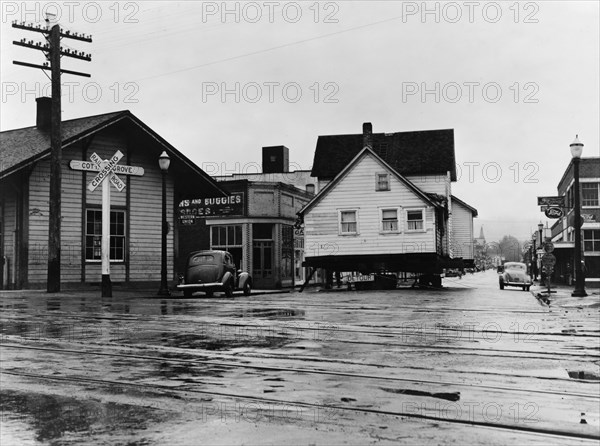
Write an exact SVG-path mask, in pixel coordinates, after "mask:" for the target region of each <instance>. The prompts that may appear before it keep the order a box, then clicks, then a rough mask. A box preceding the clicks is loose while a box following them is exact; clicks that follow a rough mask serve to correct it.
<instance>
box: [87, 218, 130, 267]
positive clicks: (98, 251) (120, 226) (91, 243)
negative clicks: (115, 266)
mask: <svg viewBox="0 0 600 446" xmlns="http://www.w3.org/2000/svg"><path fill="white" fill-rule="evenodd" d="M85 217H86V218H85V259H86V260H102V211H101V210H100V209H87V210H86V213H85ZM109 253H110V254H109V258H110V260H111V261H114V262H123V261H124V260H125V211H110V249H109Z"/></svg>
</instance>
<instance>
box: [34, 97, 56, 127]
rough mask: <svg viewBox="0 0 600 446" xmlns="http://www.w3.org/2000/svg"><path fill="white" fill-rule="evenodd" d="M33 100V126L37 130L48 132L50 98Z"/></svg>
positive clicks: (50, 107)
mask: <svg viewBox="0 0 600 446" xmlns="http://www.w3.org/2000/svg"><path fill="white" fill-rule="evenodd" d="M35 102H37V116H36V119H35V126H36V127H37V128H38V130H42V131H44V132H49V131H50V128H51V112H52V98H48V97H41V98H36V100H35Z"/></svg>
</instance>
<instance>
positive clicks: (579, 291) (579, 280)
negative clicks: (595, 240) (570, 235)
mask: <svg viewBox="0 0 600 446" xmlns="http://www.w3.org/2000/svg"><path fill="white" fill-rule="evenodd" d="M570 147H571V155H572V157H573V178H574V183H573V195H574V198H575V200H574V201H575V203H574V207H575V222H574V226H575V253H574V256H573V257H574V260H573V261H574V263H575V289H574V290H573V292H572V293H571V296H573V297H584V296H587V293H586V292H585V276H584V275H583V268H582V265H581V263H582V259H581V206H580V197H579V160H580V159H581V153H582V152H583V144H582V143H581V142H579V138H578V135H575V141H573V142H572V143H571V146H570Z"/></svg>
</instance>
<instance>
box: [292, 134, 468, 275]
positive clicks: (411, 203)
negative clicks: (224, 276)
mask: <svg viewBox="0 0 600 446" xmlns="http://www.w3.org/2000/svg"><path fill="white" fill-rule="evenodd" d="M407 133H410V135H407V134H406V133H403V134H402V133H400V134H399V133H395V134H376V135H373V134H372V132H371V125H370V124H368V123H367V124H365V125H364V127H363V135H362V137H361V135H336V136H335V137H320V138H319V142H318V144H317V153H316V154H315V163H314V165H313V176H317V177H318V181H319V185H320V187H321V190H320V192H319V194H318V195H317V196H315V198H314V199H313V200H311V201H310V202H309V203H308V204H307V205H306V206H305V207H304V208H303V209H302V210H301V211H300V213H299V214H300V217H301V218H302V219H303V222H304V236H305V255H306V257H305V266H307V267H311V268H313V269H315V268H324V269H326V270H329V271H358V272H362V273H374V272H383V271H386V272H401V271H402V272H413V273H419V274H421V275H422V278H423V281H424V282H425V283H431V284H433V285H440V284H441V279H440V274H441V273H442V272H443V270H444V269H445V268H462V267H464V266H465V262H464V258H463V254H466V255H467V256H469V257H470V259H468V260H472V232H473V229H472V228H473V222H472V219H473V216H476V215H477V211H476V210H475V209H474V208H472V207H470V206H469V205H467V204H466V203H464V202H462V201H460V200H458V199H455V200H456V203H454V202H453V198H455V197H453V196H452V194H451V182H452V181H455V180H456V173H455V170H454V169H455V167H454V138H453V132H452V130H436V131H431V132H407ZM397 135H399V136H397ZM357 137H358V138H357ZM321 138H325V139H326V138H330V139H331V140H330V141H325V142H324V141H323V140H321ZM407 139H408V140H410V141H412V142H411V144H416V143H417V140H419V139H421V140H422V141H421V142H422V143H423V145H422V146H421V149H422V152H425V153H426V152H427V150H428V149H429V148H428V147H427V144H426V142H427V140H429V141H434V144H433V145H434V146H435V147H431V148H430V149H431V151H430V153H428V154H427V156H425V157H423V158H424V159H425V161H427V160H430V159H432V158H433V159H435V158H436V157H437V162H438V163H439V165H438V166H427V167H423V166H424V165H423V164H421V161H420V160H419V154H418V153H417V154H416V156H413V158H412V159H411V160H407V163H406V164H408V168H407V165H404V166H402V161H403V160H402V156H401V155H402V147H401V146H402V142H403V140H407ZM361 143H362V144H361ZM384 143H385V144H384ZM357 144H358V145H359V146H358V147H357ZM361 145H362V148H361V147H360V146H361ZM405 148H406V146H405ZM319 152H320V153H319ZM336 152H337V157H336V156H335V153H336ZM352 152H354V156H353V158H352V159H351V160H350V161H345V159H344V158H346V159H347V157H348V154H349V153H352ZM377 152H379V153H377ZM433 152H438V153H437V155H436V153H433ZM413 155H414V152H413ZM384 157H385V158H387V159H388V160H390V161H392V162H393V163H394V164H395V165H396V166H400V168H398V167H393V166H392V165H391V164H390V162H388V161H387V160H386V159H385V158H384ZM328 159H329V161H327V160H328ZM336 164H337V166H336ZM341 164H343V165H342V166H340V165H341ZM337 167H339V168H340V169H339V171H336V168H337ZM402 167H404V171H405V172H407V173H408V175H403V174H402V173H400V171H401V170H402ZM332 172H333V178H330V176H332ZM328 176H329V177H328ZM409 178H410V179H409ZM452 214H456V218H453V216H452ZM456 233H458V234H461V237H456V236H455V234H456ZM462 238H464V240H462ZM469 238H470V240H471V241H470V243H469V241H468V239H469ZM461 244H466V245H467V246H466V247H462V246H461ZM457 248H460V249H457ZM469 248H470V249H469ZM454 251H456V254H458V255H455V254H454ZM468 263H470V262H468Z"/></svg>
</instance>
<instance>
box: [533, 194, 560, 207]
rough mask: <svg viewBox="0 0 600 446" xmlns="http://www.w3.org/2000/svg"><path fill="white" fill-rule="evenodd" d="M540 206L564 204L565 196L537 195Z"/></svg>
mask: <svg viewBox="0 0 600 446" xmlns="http://www.w3.org/2000/svg"><path fill="white" fill-rule="evenodd" d="M537 199H538V206H564V205H565V197H564V195H563V196H560V197H537Z"/></svg>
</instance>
